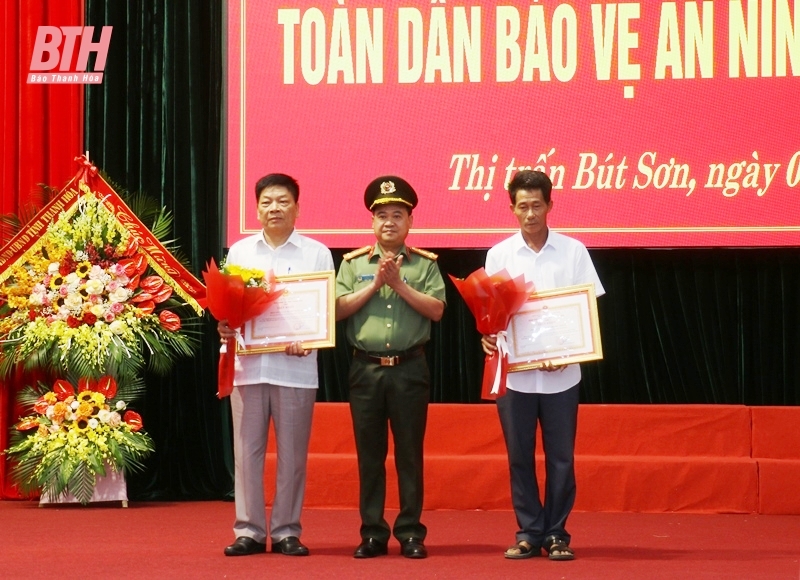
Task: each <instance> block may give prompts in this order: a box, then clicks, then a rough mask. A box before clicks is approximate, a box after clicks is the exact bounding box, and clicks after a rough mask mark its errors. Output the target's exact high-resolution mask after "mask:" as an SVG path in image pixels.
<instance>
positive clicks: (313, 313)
mask: <svg viewBox="0 0 800 580" xmlns="http://www.w3.org/2000/svg"><path fill="white" fill-rule="evenodd" d="M276 281H277V282H278V284H280V285H281V286H283V288H284V293H283V294H282V295H281V297H280V298H278V299H277V300H275V302H274V303H273V304H271V305H270V307H269V308H267V311H266V312H265V313H264V314H262V315H260V316H257V317H255V318H253V319H252V320H248V321H247V322H245V324H244V326H243V327H242V329H241V331H242V338H243V341H241V342H239V341H237V346H236V354H239V355H249V354H263V353H270V352H282V351H283V350H284V349H285V348H286V346H287V345H288V344H291V343H293V342H298V341H299V342H301V343H302V344H303V348H307V349H316V348H327V347H332V346H336V315H335V304H336V298H335V292H334V284H335V272H334V271H333V270H329V271H324V272H310V273H308V274H297V275H294V274H292V275H288V276H277V277H276ZM242 343H243V344H242Z"/></svg>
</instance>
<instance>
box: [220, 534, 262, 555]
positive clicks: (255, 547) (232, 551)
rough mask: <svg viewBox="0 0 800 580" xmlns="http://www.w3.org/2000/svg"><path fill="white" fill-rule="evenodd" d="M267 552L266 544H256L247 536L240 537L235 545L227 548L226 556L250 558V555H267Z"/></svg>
mask: <svg viewBox="0 0 800 580" xmlns="http://www.w3.org/2000/svg"><path fill="white" fill-rule="evenodd" d="M266 552H267V545H266V544H262V543H261V542H256V541H255V540H254V539H253V538H248V537H247V536H239V537H238V538H236V541H235V542H234V543H232V544H231V545H230V546H228V547H227V548H225V555H226V556H249V555H250V554H266Z"/></svg>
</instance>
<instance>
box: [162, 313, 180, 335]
mask: <svg viewBox="0 0 800 580" xmlns="http://www.w3.org/2000/svg"><path fill="white" fill-rule="evenodd" d="M158 320H159V321H160V322H161V326H163V327H164V328H165V329H166V330H169V331H170V332H175V331H176V330H180V328H181V318H180V316H178V315H177V314H175V313H174V312H170V311H169V310H162V311H161V312H160V313H159V314H158Z"/></svg>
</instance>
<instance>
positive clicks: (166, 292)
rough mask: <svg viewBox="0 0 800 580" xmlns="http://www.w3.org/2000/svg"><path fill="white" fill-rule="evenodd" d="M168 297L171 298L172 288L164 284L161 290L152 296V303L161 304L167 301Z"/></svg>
mask: <svg viewBox="0 0 800 580" xmlns="http://www.w3.org/2000/svg"><path fill="white" fill-rule="evenodd" d="M170 296H172V288H170V287H169V286H167V285H166V284H164V287H163V288H161V290H159V291H158V292H156V293H155V295H153V302H155V303H156V304H161V303H162V302H164V301H165V300H167V299H168V298H169V297H170Z"/></svg>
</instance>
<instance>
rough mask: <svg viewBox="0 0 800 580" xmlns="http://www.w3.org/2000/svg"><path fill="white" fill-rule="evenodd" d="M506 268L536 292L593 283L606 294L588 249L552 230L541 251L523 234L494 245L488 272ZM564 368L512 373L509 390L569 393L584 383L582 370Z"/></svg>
mask: <svg viewBox="0 0 800 580" xmlns="http://www.w3.org/2000/svg"><path fill="white" fill-rule="evenodd" d="M503 269H505V270H506V271H507V272H508V273H509V275H511V277H512V278H516V277H517V276H519V275H520V274H523V275H524V276H525V281H527V282H533V284H534V286H535V288H534V289H535V291H543V290H553V289H556V288H564V287H566V286H575V285H577V284H589V283H593V284H594V291H595V294H596V295H597V296H602V295H603V294H605V290H604V289H603V285H602V284H601V283H600V279H599V278H598V277H597V272H596V271H595V269H594V264H592V259H591V257H590V256H589V252H588V251H587V250H586V246H584V245H583V244H582V243H580V242H579V241H578V240H576V239H573V238H570V237H567V236H565V235H563V234H559V233H558V232H554V231H553V230H549V231H548V235H547V241H546V242H545V244H544V246H542V249H541V250H539V252H534V251H533V250H532V249H531V248H530V247H528V245H527V244H526V243H525V239H524V238H523V237H522V233H521V232H517V233H516V234H514V235H513V236H511V237H510V238H507V239H505V240H503V241H502V242H500V243H499V244H497V245H496V246H493V247H492V248H491V249H490V250H489V252H488V253H487V254H486V272H487V274H489V275H490V276H491V275H492V274H496V273H497V272H499V271H500V270H503ZM562 368H563V370H558V371H553V372H546V371H538V370H531V371H520V372H515V373H508V379H507V381H506V388H508V389H511V390H512V391H518V392H521V393H543V394H551V393H560V392H562V391H566V390H567V389H569V388H571V387H573V386H575V385H577V384H578V382H579V381H580V380H581V368H580V365H578V364H572V365H567V366H565V367H562Z"/></svg>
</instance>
